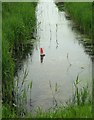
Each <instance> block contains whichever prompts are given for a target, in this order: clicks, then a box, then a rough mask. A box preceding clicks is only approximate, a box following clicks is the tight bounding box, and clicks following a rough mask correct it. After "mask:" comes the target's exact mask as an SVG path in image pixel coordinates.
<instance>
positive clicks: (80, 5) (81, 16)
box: [64, 2, 94, 38]
mask: <svg viewBox="0 0 94 120" xmlns="http://www.w3.org/2000/svg"><path fill="white" fill-rule="evenodd" d="M64 6H65V11H67V12H68V14H69V15H70V16H71V18H72V19H73V20H74V21H75V22H76V24H77V25H78V26H79V30H80V31H81V32H82V33H85V34H86V35H88V36H89V37H90V38H91V36H92V29H94V28H93V26H92V3H91V2H70V3H64Z"/></svg>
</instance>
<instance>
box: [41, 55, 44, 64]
mask: <svg viewBox="0 0 94 120" xmlns="http://www.w3.org/2000/svg"><path fill="white" fill-rule="evenodd" d="M44 56H45V54H43V55H40V61H41V63H43V58H44Z"/></svg>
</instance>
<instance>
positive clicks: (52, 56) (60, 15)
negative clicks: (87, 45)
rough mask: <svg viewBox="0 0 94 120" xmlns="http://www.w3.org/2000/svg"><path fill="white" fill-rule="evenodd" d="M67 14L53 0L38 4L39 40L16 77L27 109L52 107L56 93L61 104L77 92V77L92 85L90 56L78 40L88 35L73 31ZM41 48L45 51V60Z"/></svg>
mask: <svg viewBox="0 0 94 120" xmlns="http://www.w3.org/2000/svg"><path fill="white" fill-rule="evenodd" d="M65 14H66V13H65V12H64V11H62V12H61V11H59V10H58V7H57V6H56V5H55V3H54V2H53V0H50V1H48V2H43V0H40V1H39V3H38V5H37V9H36V17H37V35H36V39H37V42H36V43H35V44H34V50H33V53H32V56H31V55H28V58H27V59H26V60H24V62H23V67H22V69H21V70H19V71H18V77H16V78H15V79H16V80H18V79H19V80H18V87H19V88H18V93H19V94H21V93H22V91H24V90H25V92H24V94H25V96H26V97H27V98H26V100H25V102H26V106H27V108H28V110H31V109H36V107H37V106H40V107H42V108H43V109H49V108H50V107H51V106H52V105H53V96H54V97H55V99H56V101H57V102H58V104H61V103H64V102H66V101H67V100H68V99H69V98H71V97H72V95H73V93H74V89H75V87H74V82H75V80H76V78H77V76H79V80H80V83H79V87H80V88H82V87H83V86H86V85H87V84H88V85H89V86H90V85H91V80H92V78H91V76H92V75H91V72H92V71H91V65H92V64H91V59H90V56H89V55H88V54H87V53H86V52H85V50H84V47H83V45H82V44H81V43H79V39H87V38H85V37H82V35H81V34H80V33H78V32H76V31H73V30H72V21H71V20H67V19H66V17H65ZM40 48H43V50H44V53H45V56H44V57H43V62H42V63H41V59H40ZM31 82H32V89H31V90H30V89H29V86H30V84H31ZM23 89H24V90H23ZM55 89H57V90H55ZM20 97H21V95H20ZM20 100H21V99H20ZM22 104H24V103H23V102H22Z"/></svg>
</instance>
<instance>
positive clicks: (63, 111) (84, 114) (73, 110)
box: [27, 105, 92, 118]
mask: <svg viewBox="0 0 94 120" xmlns="http://www.w3.org/2000/svg"><path fill="white" fill-rule="evenodd" d="M30 117H31V118H33V117H35V118H91V117H92V114H91V106H90V105H84V106H69V107H65V108H64V107H61V108H57V110H56V111H54V110H53V111H49V112H44V111H42V110H39V111H38V112H37V114H36V115H35V116H33V117H32V115H29V116H27V118H30Z"/></svg>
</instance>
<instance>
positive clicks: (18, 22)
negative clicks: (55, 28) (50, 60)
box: [2, 2, 36, 114]
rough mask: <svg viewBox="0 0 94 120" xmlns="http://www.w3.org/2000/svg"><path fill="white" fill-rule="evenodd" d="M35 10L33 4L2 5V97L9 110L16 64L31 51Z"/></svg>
mask: <svg viewBox="0 0 94 120" xmlns="http://www.w3.org/2000/svg"><path fill="white" fill-rule="evenodd" d="M35 9H36V3H34V2H33V3H20V2H17V3H15V2H14V3H12V2H11V3H10V2H8V3H7V2H5V3H2V21H3V23H2V33H3V34H2V94H3V96H2V97H3V103H6V104H9V107H10V108H11V106H12V105H13V102H14V101H13V100H14V95H13V94H14V89H13V86H14V74H15V72H16V70H17V66H18V62H19V61H21V60H22V59H23V58H24V57H25V56H26V54H27V51H29V49H30V50H31V49H33V43H31V42H33V41H34V37H33V36H34V35H33V33H34V28H35V24H36V19H35ZM27 49H28V50H27ZM5 106H7V105H5ZM9 107H8V108H9ZM3 109H4V110H6V109H5V107H3ZM7 114H8V113H7Z"/></svg>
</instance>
